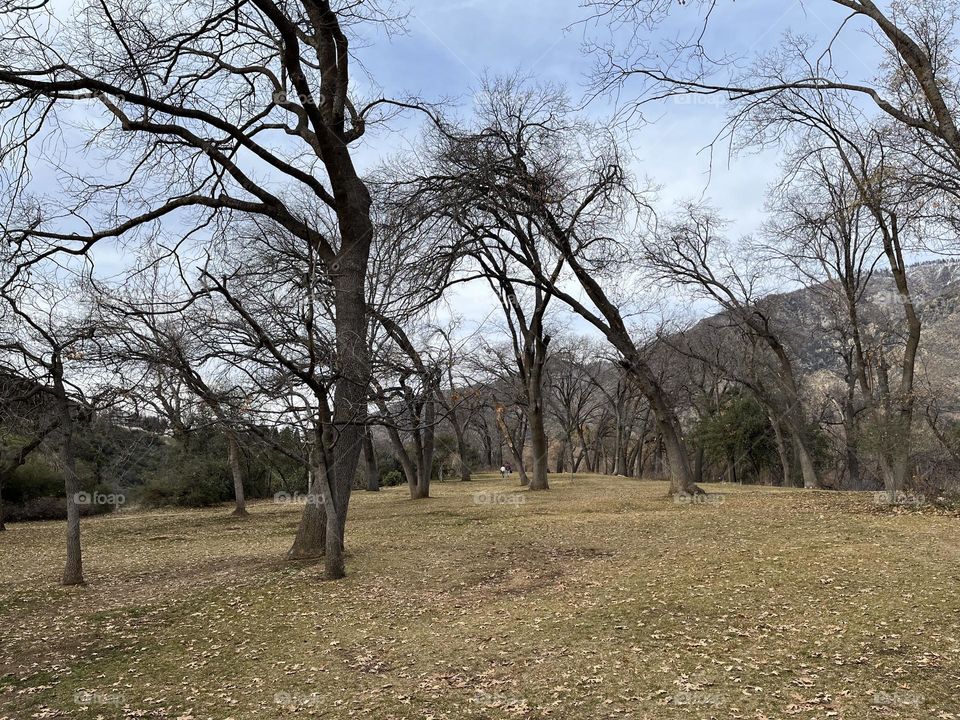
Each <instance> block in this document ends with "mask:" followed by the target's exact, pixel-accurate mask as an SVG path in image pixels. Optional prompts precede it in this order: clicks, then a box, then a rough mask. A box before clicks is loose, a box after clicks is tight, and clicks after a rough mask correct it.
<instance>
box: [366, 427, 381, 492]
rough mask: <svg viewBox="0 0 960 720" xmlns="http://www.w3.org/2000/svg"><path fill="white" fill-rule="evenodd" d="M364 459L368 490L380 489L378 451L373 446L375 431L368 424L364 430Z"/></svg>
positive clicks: (375, 490) (376, 490) (377, 490)
mask: <svg viewBox="0 0 960 720" xmlns="http://www.w3.org/2000/svg"><path fill="white" fill-rule="evenodd" d="M363 460H364V467H365V474H366V480H367V492H379V491H380V469H379V468H378V467H377V453H376V450H375V448H374V447H373V433H372V432H371V431H370V426H369V425H368V426H367V427H366V428H364V431H363Z"/></svg>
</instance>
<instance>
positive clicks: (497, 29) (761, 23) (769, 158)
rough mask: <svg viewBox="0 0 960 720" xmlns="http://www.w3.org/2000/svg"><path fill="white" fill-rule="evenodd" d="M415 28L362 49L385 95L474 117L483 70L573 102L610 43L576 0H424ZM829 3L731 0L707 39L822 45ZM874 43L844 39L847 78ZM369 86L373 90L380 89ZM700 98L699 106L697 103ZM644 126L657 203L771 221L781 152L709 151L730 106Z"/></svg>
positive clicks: (746, 45) (684, 31)
mask: <svg viewBox="0 0 960 720" xmlns="http://www.w3.org/2000/svg"><path fill="white" fill-rule="evenodd" d="M695 5H696V4H695V3H690V4H688V5H686V6H679V5H677V6H676V7H675V8H674V9H673V11H672V14H671V17H670V18H669V20H668V21H667V22H665V23H664V24H662V25H661V26H660V27H658V28H657V29H656V30H655V31H654V33H652V34H651V35H649V36H648V38H649V41H650V42H651V43H652V44H653V46H654V47H657V46H660V45H661V44H662V43H664V42H667V41H670V40H671V39H674V38H678V37H688V36H689V35H690V33H692V32H694V31H695V30H696V29H697V28H698V27H699V25H698V21H699V18H700V15H699V11H698V9H697V8H696V6H695ZM409 7H410V8H411V15H410V17H409V19H408V22H407V33H406V34H404V35H401V36H397V37H394V38H393V39H391V40H389V41H387V40H385V39H383V38H377V39H376V41H375V42H373V43H371V45H370V46H369V47H366V48H362V49H361V50H359V51H358V52H359V53H360V57H361V58H362V60H363V63H364V65H365V67H366V68H367V70H368V71H369V75H370V77H371V78H372V79H373V80H374V81H375V83H376V84H377V85H378V86H379V89H380V90H381V91H382V92H384V93H385V94H386V95H401V96H402V95H417V96H420V97H422V98H424V99H425V100H428V101H439V100H441V99H448V98H453V99H456V100H458V101H459V102H460V103H461V104H462V107H463V111H464V112H466V111H467V109H468V108H469V105H470V97H471V91H472V89H474V88H475V87H476V86H477V85H478V84H479V80H480V78H481V77H482V76H484V75H485V74H490V75H497V74H502V73H513V72H515V71H518V70H519V71H520V72H522V73H524V74H528V75H531V76H533V77H536V78H538V79H542V80H547V81H552V82H556V83H560V84H563V85H565V86H567V87H568V89H569V92H570V93H571V95H572V96H573V97H575V98H580V97H582V96H584V94H585V93H586V92H587V90H588V77H587V76H588V73H589V71H590V69H591V63H592V58H591V57H590V56H589V55H587V54H585V53H584V51H583V48H584V39H585V38H604V37H608V35H605V33H606V32H607V29H606V28H605V27H602V26H600V27H598V26H597V25H595V24H591V23H589V22H587V23H584V22H583V21H584V20H585V19H586V18H588V15H589V11H588V10H587V9H585V8H583V7H581V6H580V4H579V2H578V0H527V1H526V2H511V1H509V0H487V1H481V0H459V1H454V2H449V1H448V2H444V1H443V0H415V1H414V2H413V3H412V4H411V5H410V6H409ZM842 17H843V16H842V14H840V13H839V12H838V10H837V8H836V6H835V5H834V4H833V3H832V2H828V0H807V1H806V2H801V1H799V0H796V1H786V0H784V1H781V0H737V1H736V2H735V3H734V2H732V0H722V2H721V4H720V7H719V8H718V10H717V11H716V14H715V15H714V17H713V19H712V21H711V24H710V26H709V30H708V33H707V35H706V36H705V45H706V46H707V47H708V49H709V50H710V51H712V52H713V53H714V54H715V55H717V56H719V55H720V54H723V53H730V54H734V55H736V56H739V57H744V58H750V57H753V56H754V55H755V54H756V53H762V52H764V51H766V50H769V49H771V48H773V47H774V46H776V45H777V44H778V43H779V41H780V40H781V38H782V36H783V34H784V33H785V32H791V33H802V34H806V35H811V36H813V37H815V38H817V39H818V40H819V42H820V45H825V44H826V42H827V41H828V39H829V38H830V37H831V36H832V34H833V33H834V32H835V31H836V28H837V26H838V24H839V21H840V20H841V18H842ZM875 47H876V46H875V44H874V43H873V41H872V40H871V39H870V38H867V37H865V36H864V35H863V34H862V32H860V30H859V29H858V28H857V26H856V25H851V26H850V28H849V29H848V30H847V31H846V32H845V33H844V34H843V35H842V36H841V38H840V39H839V42H838V43H837V44H836V46H835V56H836V58H837V63H838V64H839V65H842V66H843V67H844V68H846V69H848V70H849V73H850V75H849V77H850V79H854V80H869V79H871V78H872V77H873V75H874V73H875V72H876V51H875ZM371 91H372V90H371ZM637 91H638V88H637V87H636V86H631V85H627V86H626V87H625V88H624V91H623V93H622V94H621V96H620V101H621V102H622V103H629V101H630V100H631V99H632V98H634V97H635V94H636V92H637ZM694 100H699V101H694ZM611 110H612V107H611V102H610V99H609V98H606V99H603V98H602V99H600V100H598V101H595V102H594V103H592V104H591V105H590V106H589V108H588V112H590V113H591V114H592V115H594V116H595V117H603V116H605V115H609V114H610V112H611ZM644 114H645V116H646V119H647V121H648V122H647V123H646V124H645V125H643V126H641V127H637V128H636V129H635V130H633V131H632V132H631V133H630V143H631V145H632V147H633V150H634V152H635V153H636V156H637V161H636V166H635V168H634V169H635V172H636V174H637V175H640V176H648V177H650V178H651V179H652V180H653V181H654V182H655V183H656V184H658V185H659V186H660V187H661V191H660V202H659V203H658V206H659V207H662V208H664V209H669V207H670V206H671V205H672V204H673V203H675V202H677V201H682V200H686V199H698V200H701V199H702V200H706V201H709V202H711V203H712V204H713V205H715V206H716V207H718V208H719V209H720V211H721V213H722V214H723V215H724V216H725V217H727V218H728V219H729V220H730V221H731V227H730V231H731V232H732V233H734V234H736V235H742V234H749V233H753V232H755V231H756V230H757V229H758V228H759V226H760V225H761V223H762V222H763V219H764V213H763V208H764V200H765V193H766V189H767V187H768V186H769V185H770V183H772V182H773V181H774V180H775V179H776V178H777V177H778V175H779V154H778V152H777V149H775V148H774V149H768V150H764V151H762V152H757V153H751V154H742V155H740V156H738V157H733V158H731V157H728V154H727V152H726V148H725V147H723V146H720V147H717V148H716V149H715V152H714V154H713V156H712V157H711V153H710V152H709V151H708V150H706V149H705V146H706V145H708V143H709V142H710V141H711V140H712V139H713V138H714V136H715V135H716V134H717V132H718V131H719V130H720V129H721V128H722V127H723V124H724V118H725V108H724V107H723V105H722V102H720V101H719V98H717V99H707V98H698V99H694V98H687V99H686V102H684V101H683V100H682V99H673V100H668V101H664V102H661V103H659V104H657V105H650V106H647V107H646V109H645V111H644ZM415 139H416V123H415V121H413V120H412V119H411V120H408V121H400V122H398V123H395V124H394V127H393V129H392V131H391V132H380V133H378V134H376V135H375V137H374V138H372V139H371V140H369V141H367V143H366V144H365V146H364V147H363V148H362V150H361V153H360V157H361V158H362V160H363V161H364V164H366V163H367V162H370V163H374V162H376V161H377V159H378V158H379V157H380V155H381V154H384V153H390V152H393V151H396V150H398V149H400V148H402V147H403V146H404V145H406V144H407V143H408V142H412V141H414V140H415ZM459 292H460V296H458V300H460V302H458V303H457V304H458V305H461V306H463V307H469V308H472V309H473V312H471V313H470V315H471V317H474V316H475V317H476V319H479V318H481V317H484V316H485V315H486V307H487V305H486V304H484V303H483V302H482V299H483V293H484V290H483V288H479V287H478V288H475V289H472V288H466V289H462V290H460V291H459Z"/></svg>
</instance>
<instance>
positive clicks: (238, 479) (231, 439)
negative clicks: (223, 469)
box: [227, 432, 249, 517]
mask: <svg viewBox="0 0 960 720" xmlns="http://www.w3.org/2000/svg"><path fill="white" fill-rule="evenodd" d="M227 459H228V461H229V463H230V473H231V474H232V475H233V497H234V500H235V502H236V507H235V508H234V510H233V514H234V515H237V516H240V517H245V516H246V515H249V513H248V512H247V501H246V498H245V497H244V494H243V467H242V466H241V465H240V444H239V443H238V442H237V436H236V434H234V433H233V432H227Z"/></svg>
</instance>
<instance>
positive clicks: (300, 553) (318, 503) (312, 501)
mask: <svg viewBox="0 0 960 720" xmlns="http://www.w3.org/2000/svg"><path fill="white" fill-rule="evenodd" d="M309 472H310V476H309V477H310V479H309V484H308V486H307V504H306V506H305V507H304V508H303V513H302V514H301V517H300V525H299V527H298V528H297V536H296V537H295V538H294V540H293V546H292V547H291V548H290V550H288V551H287V559H288V560H314V559H316V558H320V557H323V555H324V554H325V553H326V551H327V512H326V510H325V509H324V501H323V494H322V489H321V488H322V485H323V484H324V483H323V482H321V480H320V475H321V473H324V472H326V469H325V468H324V467H323V463H322V461H321V460H320V450H319V449H317V448H316V447H314V449H313V450H311V452H310V471H309Z"/></svg>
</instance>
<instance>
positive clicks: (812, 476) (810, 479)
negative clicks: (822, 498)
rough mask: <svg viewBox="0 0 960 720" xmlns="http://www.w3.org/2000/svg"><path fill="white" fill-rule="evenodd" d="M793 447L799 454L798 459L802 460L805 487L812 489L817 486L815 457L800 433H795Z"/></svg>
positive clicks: (801, 469) (801, 466) (801, 467)
mask: <svg viewBox="0 0 960 720" xmlns="http://www.w3.org/2000/svg"><path fill="white" fill-rule="evenodd" d="M793 448H794V450H795V451H796V454H797V460H798V461H799V462H800V472H801V474H802V476H803V487H805V488H806V489H808V490H810V489H813V488H815V487H817V485H818V484H819V483H818V480H817V470H816V468H815V467H814V465H813V458H812V457H810V453H809V451H808V450H807V445H806V443H805V442H804V441H803V438H801V437H800V434H799V433H797V432H794V434H793Z"/></svg>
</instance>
